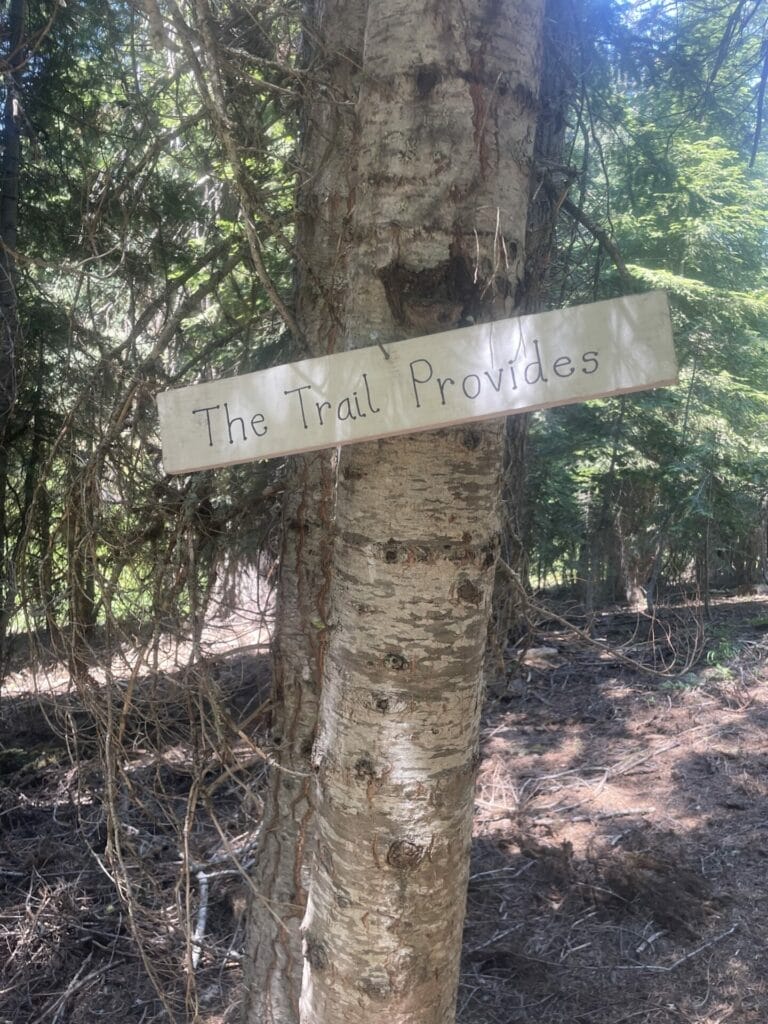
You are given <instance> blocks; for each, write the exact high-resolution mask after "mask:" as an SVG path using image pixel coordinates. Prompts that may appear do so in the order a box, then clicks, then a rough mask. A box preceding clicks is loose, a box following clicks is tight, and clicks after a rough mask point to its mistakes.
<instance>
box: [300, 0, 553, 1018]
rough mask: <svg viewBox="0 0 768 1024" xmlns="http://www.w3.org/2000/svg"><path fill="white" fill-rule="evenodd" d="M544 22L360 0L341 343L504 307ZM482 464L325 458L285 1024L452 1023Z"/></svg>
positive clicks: (438, 326) (419, 440)
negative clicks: (299, 975)
mask: <svg viewBox="0 0 768 1024" xmlns="http://www.w3.org/2000/svg"><path fill="white" fill-rule="evenodd" d="M542 6H543V4H542V2H541V0H441V2H439V3H438V2H433V0H420V2H417V3H413V0H369V2H368V3H364V2H363V0H360V8H361V9H362V8H363V7H365V8H366V24H365V45H364V51H363V61H362V65H363V66H362V75H361V86H360V98H359V101H358V106H357V116H358V122H359V125H358V132H359V148H358V155H357V163H358V166H357V185H356V189H355V193H354V212H353V215H352V226H351V240H350V253H349V257H348V266H349V281H350V287H349V291H348V295H347V303H346V316H345V333H346V338H347V341H348V344H350V345H353V344H354V345H363V344H372V343H376V342H381V343H383V344H384V346H385V347H386V343H387V342H388V341H391V340H394V339H398V338H402V337H406V336H409V335H416V334H424V333H429V332H433V331H440V330H447V329H450V328H452V327H455V326H457V325H458V324H459V323H461V322H462V321H465V322H466V320H468V319H469V318H472V319H474V320H479V319H492V318H499V317H502V316H509V315H510V314H512V313H513V312H514V311H515V309H516V308H517V306H518V304H519V302H520V299H521V296H520V294H519V291H520V285H521V282H522V279H523V268H524V252H523V250H524V242H525V230H526V212H527V208H528V196H529V185H530V175H531V157H532V151H533V140H534V128H535V115H536V109H537V92H538V81H539V65H540V50H541V46H540V35H541V21H542ZM383 358H385V355H384V354H382V359H383ZM501 455H502V429H501V424H498V423H494V424H482V425H480V426H477V427H474V426H473V427H471V428H465V429H453V430H445V431H440V432H436V433H433V434H421V435H416V436H412V437H409V438H403V439H396V440H389V441H381V442H374V443H371V444H367V445H360V446H354V447H352V448H349V449H345V450H344V451H343V452H342V453H341V455H340V463H339V480H338V494H337V511H336V542H335V547H334V554H333V573H332V579H333V594H332V605H331V617H330V622H329V630H328V642H327V649H326V651H325V656H324V674H323V687H322V692H321V696H320V712H319V728H318V737H317V741H316V744H315V752H314V756H313V760H314V768H315V772H316V775H317V780H318V818H317V822H318V838H317V847H316V856H315V862H314V868H313V878H312V887H311V891H310V896H309V901H308V906H307V914H306V918H305V924H304V938H305V942H304V955H305V958H306V965H305V971H304V982H303V991H302V1000H301V1020H302V1024H332V1022H333V1024H341V1022H343V1024H357V1022H363V1021H365V1024H378V1022H381V1024H384V1022H386V1024H416V1022H418V1024H446V1022H450V1021H451V1020H453V1019H454V1016H455V999H456V988H457V983H458V962H459V953H460V945H461V930H462V924H463V917H464V904H465V891H466V882H467V873H468V858H469V846H470V838H471V822H472V807H473V784H474V777H475V768H476V764H477V757H478V723H479V714H480V705H481V700H482V663H483V651H484V645H485V637H486V630H487V621H488V612H489V607H490V599H491V592H492V587H493V577H494V567H495V561H496V557H497V552H498V544H499V519H498V501H499V493H500V481H501Z"/></svg>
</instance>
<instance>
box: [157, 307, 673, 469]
mask: <svg viewBox="0 0 768 1024" xmlns="http://www.w3.org/2000/svg"><path fill="white" fill-rule="evenodd" d="M676 381H677V367H676V363H675V355H674V349H673V345H672V331H671V324H670V319H669V311H668V307H667V301H666V297H665V295H664V294H663V293H661V292H649V293H647V294H645V295H633V296H628V297H625V298H620V299H611V300H608V301H606V302H596V303H591V304H590V305H586V306H576V307H573V308H571V309H564V310H556V311H554V312H550V313H540V314H535V315H532V316H524V317H517V318H514V319H511V320H504V321H498V322H496V323H490V324H479V325H477V326H474V327H465V328H460V329H458V330H455V331H447V332H445V333H442V334H432V335H429V336H427V337H423V338H412V339H410V340H407V341H400V342H394V343H392V344H389V345H387V346H386V348H385V349H382V348H381V347H380V346H378V345H373V346H369V347H367V348H359V349H354V350H351V351H347V352H341V353H338V354H336V355H331V356H325V357H321V358H318V359H306V360H303V361H302V362H298V363H289V364H286V365H283V366H276V367H273V368H272V369H269V370H262V371H260V372H258V373H251V374H246V375H244V376H241V377H232V378H227V379H222V380H216V381H211V382H209V383H205V384H196V385H193V386H192V387H187V388H179V389H176V390H173V391H165V392H163V393H162V394H160V395H158V408H159V413H160V431H161V435H162V440H163V465H164V468H165V471H166V472H167V473H188V472H192V471H194V470H200V469H210V468H213V467H216V466H227V465H233V464H235V463H239V462H248V461H251V460H254V459H267V458H272V457H274V456H277V455H288V454H292V453H295V452H301V451H312V450H313V449H318V448H328V447H333V446H335V445H339V444H352V443H355V442H359V441H366V440H372V439H374V438H379V437H388V436H391V435H395V434H406V433H412V432H415V431H419V430H428V429H430V428H431V427H441V426H450V425H453V424H459V423H467V422H470V421H471V420H479V419H489V418H492V417H499V416H505V415H509V414H512V413H518V412H525V411H527V410H531V409H541V408H546V407H549V406H555V405H563V404H566V403H572V402H581V401H585V400H586V399H589V398H599V397H606V396H608V395H617V394H627V393H629V392H632V391H639V390H644V389H646V388H652V387H660V386H663V385H666V384H673V383H675V382H676Z"/></svg>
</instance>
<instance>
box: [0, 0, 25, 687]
mask: <svg viewBox="0 0 768 1024" xmlns="http://www.w3.org/2000/svg"><path fill="white" fill-rule="evenodd" d="M25 21H26V0H11V2H10V5H9V9H8V43H7V52H6V54H5V64H6V68H5V104H4V109H3V156H2V167H1V168H0V684H2V680H3V677H4V674H5V660H6V658H5V653H6V652H5V647H6V633H7V628H8V623H9V621H10V619H11V616H12V614H13V606H14V601H15V599H16V583H15V575H14V567H13V564H12V562H11V552H10V538H9V537H8V524H7V516H6V501H7V497H8V472H9V459H8V446H7V442H6V437H7V434H8V425H9V422H10V418H11V413H12V411H13V406H14V404H15V402H16V392H17V381H16V371H17V366H18V358H19V352H18V349H19V318H18V304H17V300H16V280H15V278H16V247H17V231H18V217H19V174H20V169H21V110H20V101H19V89H18V77H19V75H20V74H21V69H22V68H23V67H24V62H25V59H26V54H25V52H24V26H25Z"/></svg>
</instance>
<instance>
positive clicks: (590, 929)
mask: <svg viewBox="0 0 768 1024" xmlns="http://www.w3.org/2000/svg"><path fill="white" fill-rule="evenodd" d="M557 611H558V613H560V614H563V615H567V617H568V618H569V620H571V621H574V622H575V623H576V624H577V625H580V626H582V627H585V626H587V625H590V630H589V632H590V633H591V635H592V637H593V638H594V640H593V641H591V640H590V639H589V638H588V636H587V633H586V632H578V631H575V630H573V629H571V628H569V627H568V626H567V625H566V624H565V623H564V622H563V620H562V619H561V618H558V617H552V618H548V617H547V616H546V614H540V615H539V622H538V625H537V629H536V631H535V634H534V635H532V636H531V637H529V638H528V641H527V643H525V644H518V645H516V647H515V648H514V649H509V650H507V651H506V652H505V655H504V659H503V662H499V663H498V664H497V665H496V668H495V672H494V675H495V678H494V679H493V680H492V682H491V684H490V686H489V697H488V701H487V705H486V711H485V716H484V724H483V734H482V754H483V760H482V765H481V769H480V775H479V779H478V787H477V804H476V823H475V842H474V850H473V862H472V871H471V880H470V886H469V900H468V918H467V925H466V932H465V942H464V960H463V969H462V979H461V987H460V993H459V1020H460V1022H461V1024H495V1022H498V1024H534V1022H536V1024H566V1022H567V1024H624V1022H632V1024H724V1022H725V1021H730V1022H732V1024H765V1022H766V1021H768V889H766V885H765V878H766V874H767V873H768V741H767V740H766V735H768V730H767V728H766V727H768V665H767V664H766V655H768V598H765V597H759V596H752V597H742V598H736V597H727V596H720V597H718V598H717V599H716V600H715V602H714V603H713V607H712V618H711V620H710V621H708V622H707V623H706V625H705V644H704V646H703V647H702V648H699V647H697V644H696V640H697V637H698V636H699V633H700V626H701V623H700V621H699V620H698V618H697V615H696V613H695V610H694V609H693V608H686V607H682V608H670V609H663V610H662V611H661V612H660V613H659V616H658V618H657V619H655V620H653V621H651V620H649V619H647V618H646V617H645V616H642V615H637V614H629V613H627V612H626V611H621V610H619V609H607V610H606V611H605V612H603V613H602V614H600V615H598V616H596V617H595V619H594V621H593V622H592V623H591V624H587V623H586V622H585V621H584V620H583V619H579V618H578V616H575V615H573V614H569V613H568V612H567V610H564V609H562V608H558V609H557ZM247 639H248V640H249V642H248V643H246V644H243V643H242V642H240V643H239V646H238V645H237V644H235V645H234V649H233V650H231V651H228V652H227V651H222V650H219V651H212V652H211V653H210V657H209V659H208V661H207V663H206V672H205V673H203V675H200V673H198V677H197V678H196V686H195V687H194V688H193V698H190V696H189V694H190V688H189V677H188V676H183V677H182V676H180V677H179V678H177V679H174V678H173V677H172V676H171V675H170V674H169V673H157V672H155V673H154V675H152V677H151V679H150V677H149V676H147V679H145V680H144V681H142V682H140V684H139V685H137V686H136V687H135V688H132V689H131V691H130V694H129V695H130V704H131V707H132V708H133V709H135V713H134V712H132V713H131V715H130V716H128V717H127V718H125V716H124V721H125V725H124V727H123V730H122V733H121V736H120V740H121V745H120V748H119V751H118V752H117V753H115V759H116V763H117V762H118V761H119V767H120V771H119V772H118V782H117V783H113V782H109V783H107V782H105V773H104V768H103V765H104V762H103V759H102V758H101V757H100V756H99V750H100V749H101V750H102V751H103V743H102V744H101V745H100V738H101V739H103V736H102V733H101V732H100V730H102V729H103V728H104V727H105V721H106V724H107V725H108V724H109V723H110V722H111V721H112V718H111V717H110V716H114V715H115V714H117V713H118V712H120V711H124V710H125V708H126V706H127V699H126V689H125V686H124V685H123V686H122V687H121V688H118V690H117V693H116V694H115V695H113V696H114V699H113V700H112V701H111V703H110V705H109V706H110V707H111V708H112V711H111V712H110V713H109V714H107V715H106V719H101V718H100V717H99V715H97V714H94V712H93V708H92V707H91V706H86V707H83V706H82V703H83V702H82V701H81V700H80V699H79V698H78V697H77V695H75V694H73V693H72V692H70V690H69V688H68V687H66V686H64V685H62V683H61V680H62V675H61V673H59V675H58V676H57V675H56V671H49V672H48V673H47V675H46V679H47V680H48V681H49V686H48V689H45V687H43V688H41V687H40V685H39V682H38V692H37V693H33V692H31V690H30V685H29V680H30V679H31V676H30V673H29V670H28V668H26V667H25V666H24V665H23V663H20V664H19V665H18V666H17V668H18V672H17V674H16V675H15V676H14V677H12V679H11V682H10V684H9V686H8V687H7V689H6V691H5V692H4V694H3V695H2V697H0V1024H85V1022H89V1024H90V1022H93V1021H99V1020H102V1019H115V1018H117V1017H119V1019H120V1020H121V1021H122V1022H123V1024H152V1022H160V1021H171V1020H173V1021H177V1022H179V1024H180V1022H182V1021H184V1022H192V1021H196V1022H199V1024H229V1022H234V1021H236V1020H237V1006H238V998H239V996H238V988H239V985H240V958H239V952H240V949H241V947H242V941H243V907H244V902H245V892H246V889H245V883H244V880H243V876H242V872H241V870H240V868H239V867H238V864H242V865H245V867H246V868H247V866H248V864H249V863H250V858H251V856H252V851H253V845H254V839H255V835H256V830H257V828H258V817H259V810H260V800H259V788H260V787H263V785H264V782H265V775H264V771H263V769H262V768H260V767H254V765H255V764H256V763H257V762H256V761H255V760H254V758H253V757H250V758H249V757H247V756H246V754H247V751H248V749H249V748H248V745H247V744H245V745H244V740H245V739H246V738H248V739H250V740H251V741H253V739H254V738H255V739H256V741H258V740H259V736H260V730H263V715H262V714H261V702H262V701H263V699H264V696H265V691H266V687H267V685H268V679H267V675H268V666H267V658H266V654H265V652H264V650H263V648H261V647H260V646H259V643H258V642H253V638H252V637H251V638H247ZM618 651H620V652H621V653H617V652H618ZM681 652H682V653H681ZM673 653H676V654H677V655H678V656H681V657H683V658H685V656H686V654H690V658H689V659H688V660H689V662H691V663H690V664H688V665H686V666H684V670H683V671H682V672H679V673H678V674H676V675H673V676H666V675H664V674H661V675H649V674H647V673H646V672H642V671H640V670H639V668H638V667H637V666H636V665H633V664H632V661H633V660H634V661H635V662H640V663H642V664H644V665H646V666H648V665H652V664H656V665H657V667H662V659H663V658H667V659H669V658H670V657H671V656H672V655H673ZM694 658H695V659H696V660H695V661H693V659H694ZM134 676H135V673H134ZM203 676H204V678H203ZM57 679H58V683H56V682H55V680H57ZM51 680H54V682H53V683H51V682H50V681H51ZM198 684H199V685H198ZM94 685H98V680H97V681H95V683H94ZM115 709H117V710H115ZM209 733H210V735H209ZM246 733H247V737H246V735H245V734H246ZM223 741H225V742H224V747H225V754H221V747H222V742H223ZM217 751H218V753H217ZM73 759H77V760H78V761H79V765H80V768H79V771H75V769H74V768H73V766H72V764H73ZM201 763H202V764H203V774H200V769H199V765H200V764H201ZM109 807H113V808H114V807H116V808H117V809H118V811H119V818H120V822H121V826H120V830H119V834H118V833H116V832H115V829H114V827H113V826H112V825H111V824H110V821H111V819H110V816H109V814H108V813H107V811H108V808H109ZM158 990H159V991H158Z"/></svg>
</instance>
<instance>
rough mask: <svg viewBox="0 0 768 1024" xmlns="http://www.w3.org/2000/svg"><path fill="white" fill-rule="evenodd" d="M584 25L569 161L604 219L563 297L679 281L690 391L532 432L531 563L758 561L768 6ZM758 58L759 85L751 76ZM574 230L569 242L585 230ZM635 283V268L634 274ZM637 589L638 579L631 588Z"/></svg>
mask: <svg viewBox="0 0 768 1024" xmlns="http://www.w3.org/2000/svg"><path fill="white" fill-rule="evenodd" d="M612 10H613V13H612V17H611V18H610V19H608V20H603V21H601V22H600V23H599V24H598V22H597V19H598V18H599V17H600V15H601V8H600V6H599V5H596V6H595V7H594V8H589V9H588V11H589V13H588V16H587V18H586V19H585V21H584V22H583V24H582V50H581V61H582V62H583V64H585V65H586V67H588V69H589V70H588V71H586V70H584V71H583V72H582V74H584V75H586V77H585V78H583V79H582V81H583V84H584V92H583V93H581V94H580V95H577V96H576V97H575V100H574V108H575V109H574V117H573V120H574V124H575V126H576V127H575V131H574V135H573V140H572V147H571V156H572V159H573V160H574V161H575V163H576V164H577V166H578V165H579V164H581V167H582V172H581V177H580V181H579V188H580V199H581V203H582V206H583V208H584V209H585V212H586V213H587V215H588V218H589V221H590V222H594V223H602V224H607V225H608V226H609V228H610V230H611V233H612V235H613V238H614V240H615V242H616V244H617V246H618V248H619V250H620V251H621V254H622V257H623V259H624V261H625V264H626V266H625V269H623V270H622V271H621V274H619V273H618V272H617V270H616V269H615V268H614V267H613V266H612V265H611V263H610V261H609V260H608V259H607V256H606V254H605V252H604V251H602V250H601V247H600V245H599V244H598V240H597V239H596V238H595V237H594V236H593V235H592V234H591V233H590V232H589V231H588V230H587V229H586V228H585V227H584V225H583V224H580V223H577V222H571V223H570V224H569V223H566V222H565V221H563V222H562V223H561V242H563V241H564V242H566V243H567V244H565V245H562V244H561V255H560V257H559V260H558V261H557V262H556V264H555V282H554V283H555V285H556V286H558V287H559V291H560V295H559V296H557V297H555V301H568V300H570V301H573V302H578V301H589V300H590V299H592V298H594V297H600V296H604V295H612V294H616V292H617V291H618V290H620V289H622V288H626V287H627V286H628V285H630V286H631V287H632V288H636V289H641V290H642V289H646V288H661V289H664V290H665V291H666V292H667V293H668V295H669V297H670V302H671V305H672V312H673V322H674V333H675V343H676V348H677V352H678V358H679V361H680V365H681V381H680V385H679V387H677V388H674V389H665V390H663V391H660V392H657V393H653V394H643V395H639V396H635V397H632V398H628V399H622V400H621V401H620V402H617V401H613V402H596V403H588V404H587V405H585V406H583V407H578V408H574V409H559V410H553V411H552V412H550V413H548V414H546V415H540V416H538V417H537V418H536V419H535V421H534V425H533V430H532V445H531V464H530V467H529V474H530V482H531V488H530V492H529V494H530V507H529V520H530V537H531V542H532V545H533V548H534V557H533V559H532V565H534V566H536V565H538V566H539V570H540V574H543V575H544V576H546V575H547V574H548V573H549V572H551V570H552V568H553V567H554V566H555V565H559V566H565V567H566V569H567V573H570V576H571V577H575V576H578V577H580V578H581V579H582V582H584V581H586V580H589V581H590V582H591V583H593V584H595V583H596V584H602V585H603V586H604V588H607V591H606V596H620V593H621V591H622V590H623V588H624V585H626V586H632V585H635V584H644V583H646V582H647V581H648V580H649V579H653V578H654V577H655V576H658V575H659V574H661V575H665V576H666V577H667V579H668V580H678V581H682V580H686V579H687V580H688V581H689V582H694V581H697V582H698V584H699V586H701V585H703V580H704V577H703V576H702V573H703V574H704V576H705V577H706V578H707V579H715V580H719V579H722V580H728V579H736V578H738V577H749V576H750V575H752V574H754V573H755V572H756V571H757V569H758V555H759V550H758V547H759V545H758V543H757V539H756V536H757V527H758V522H759V507H760V502H761V500H762V499H763V496H764V495H765V494H766V492H767V491H768V430H766V425H767V424H768V387H766V384H765V382H766V381H768V342H767V341H766V339H767V338H768V289H767V288H766V285H767V284H768V282H766V276H765V260H764V254H765V248H766V240H767V237H768V234H767V233H768V186H766V182H765V174H764V166H763V165H764V160H763V157H762V156H761V155H759V154H756V151H755V149H754V146H753V142H754V140H755V137H756V135H755V127H754V126H755V118H756V117H759V116H761V115H760V111H759V110H758V109H757V100H756V94H757V83H759V75H760V73H761V71H762V56H761V55H762V45H763V44H762V38H763V31H764V28H765V21H766V13H765V12H764V11H762V9H761V8H760V7H759V5H757V4H752V5H731V6H730V7H724V8H719V9H717V10H710V9H708V10H707V14H706V17H705V16H704V15H703V13H702V9H699V8H696V7H694V6H692V5H688V4H683V5H678V6H677V7H676V8H675V9H674V12H673V11H672V9H671V8H668V7H667V6H666V5H663V4H655V3H648V4H641V5H634V6H632V7H623V8H621V7H620V8H616V7H614V8H613V9H612ZM747 68H751V69H752V77H751V79H750V77H749V73H748V72H746V70H745V69H747ZM566 231H567V232H569V233H570V237H569V238H568V237H567V235H566ZM622 275H623V276H622ZM616 580H621V586H618V587H617V586H616Z"/></svg>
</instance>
